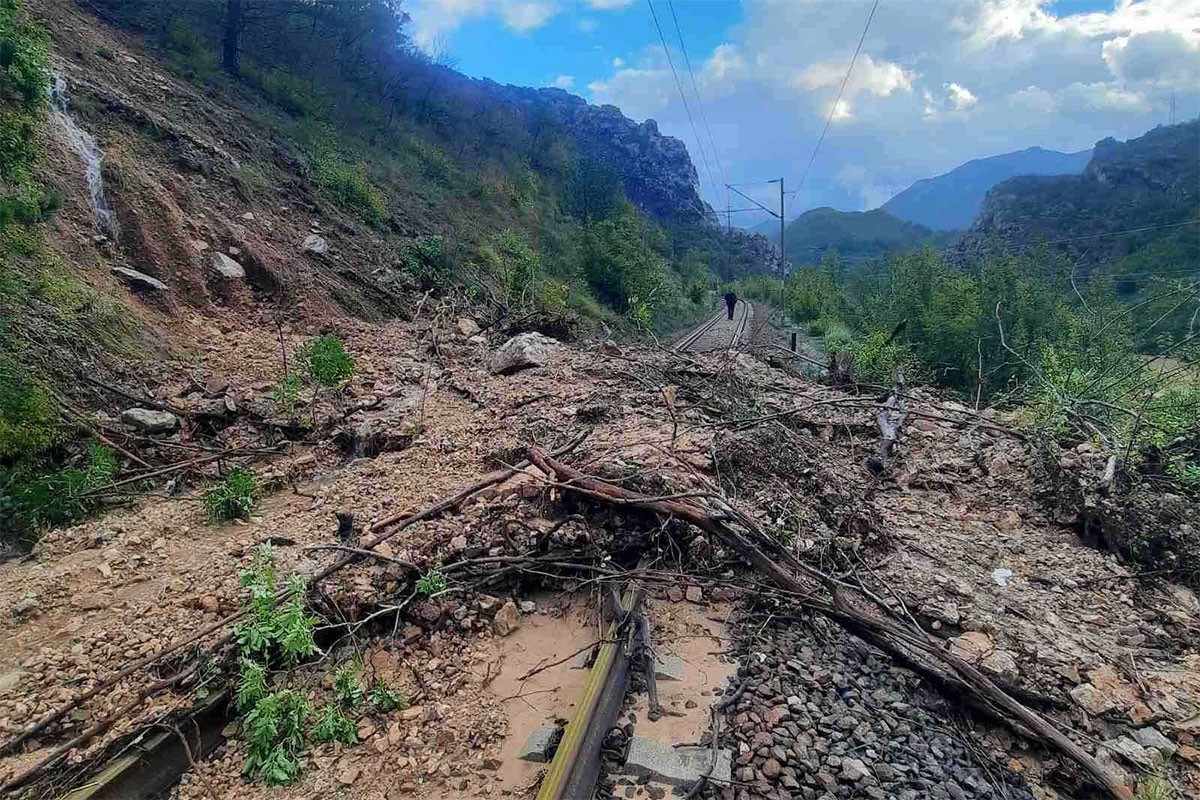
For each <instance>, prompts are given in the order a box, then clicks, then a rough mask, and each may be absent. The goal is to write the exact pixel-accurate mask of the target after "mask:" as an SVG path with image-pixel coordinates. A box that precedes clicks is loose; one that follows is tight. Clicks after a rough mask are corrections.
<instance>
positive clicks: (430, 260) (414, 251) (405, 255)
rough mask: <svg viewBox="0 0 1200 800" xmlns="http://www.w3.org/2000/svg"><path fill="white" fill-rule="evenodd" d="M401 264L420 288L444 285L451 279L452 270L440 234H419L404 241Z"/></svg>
mask: <svg viewBox="0 0 1200 800" xmlns="http://www.w3.org/2000/svg"><path fill="white" fill-rule="evenodd" d="M401 265H402V266H403V268H404V271H405V272H407V273H408V274H409V275H412V276H413V278H415V279H416V281H417V283H419V284H420V286H421V288H422V289H433V288H436V287H440V286H446V285H447V284H449V283H450V282H451V280H452V279H453V272H454V270H453V268H452V266H451V264H450V259H449V257H448V256H447V255H446V249H445V243H444V242H443V240H442V237H441V236H419V237H417V238H416V239H413V240H411V241H409V242H407V243H405V245H404V249H403V251H402V253H401Z"/></svg>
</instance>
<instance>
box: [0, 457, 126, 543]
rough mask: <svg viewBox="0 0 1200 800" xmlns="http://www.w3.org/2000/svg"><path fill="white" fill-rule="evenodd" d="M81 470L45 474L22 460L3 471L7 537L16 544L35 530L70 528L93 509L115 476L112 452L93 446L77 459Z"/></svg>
mask: <svg viewBox="0 0 1200 800" xmlns="http://www.w3.org/2000/svg"><path fill="white" fill-rule="evenodd" d="M77 461H78V465H76V466H68V467H64V468H61V469H51V470H46V469H45V466H44V465H41V464H38V462H31V461H20V462H17V464H16V466H14V467H12V468H0V520H7V522H8V525H9V526H10V527H8V528H7V529H6V533H7V534H10V535H11V536H12V537H13V538H12V539H11V540H8V537H7V536H6V537H5V539H6V543H12V544H16V543H19V542H20V541H21V540H22V539H23V538H26V537H29V536H32V535H33V534H34V532H36V531H37V530H39V529H41V528H44V527H46V526H52V525H69V524H72V523H75V522H78V521H79V520H81V519H83V518H84V517H85V516H87V514H89V513H90V512H91V511H92V509H93V508H95V506H96V503H97V501H98V500H99V496H98V494H97V490H98V489H101V488H103V487H104V486H106V485H108V484H109V483H110V482H111V481H112V478H113V476H115V475H116V474H117V468H118V467H117V460H116V457H115V456H114V455H113V452H112V451H111V450H109V449H108V448H107V447H104V446H103V445H100V444H97V443H96V442H89V443H88V445H87V449H86V451H85V452H84V453H83V454H82V455H80V456H79V457H78V458H77Z"/></svg>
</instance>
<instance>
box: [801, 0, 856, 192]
mask: <svg viewBox="0 0 1200 800" xmlns="http://www.w3.org/2000/svg"><path fill="white" fill-rule="evenodd" d="M878 8H879V0H875V3H874V4H873V5H872V6H871V13H870V14H869V15H867V24H866V25H864V26H863V32H862V36H860V37H858V46H857V47H855V48H854V55H853V56H851V57H850V66H848V67H847V68H846V77H844V78H842V85H841V87H840V88H838V93H837V98H836V99H835V100H834V101H833V105H832V106H830V107H829V116H828V117H827V118H826V119H825V127H824V128H823V129H822V130H821V135H820V136H819V137H818V138H817V144H816V147H814V148H813V151H812V155H811V156H810V157H809V159H808V166H806V167H805V168H804V174H803V175H801V176H800V184H799V186H797V187H796V192H797V193H799V192H800V190H801V189H803V188H804V182H805V181H806V180H808V173H809V172H810V171H811V170H812V166H813V163H814V162H815V161H816V160H817V153H818V152H820V150H821V144H822V143H824V141H825V135H826V134H828V133H829V126H830V125H832V124H833V115H834V114H835V113H837V109H838V106H839V105H840V104H841V102H842V94H843V93H845V91H846V84H848V83H849V82H850V73H851V72H853V71H854V62H856V61H858V54H859V53H860V52H862V46H863V42H865V41H866V40H867V31H869V30H870V29H871V20H873V19H875V11H876V10H877V9H878ZM792 196H793V197H795V195H792ZM789 203H790V199H789ZM784 213H785V214H786V213H787V211H786V210H785V211H784Z"/></svg>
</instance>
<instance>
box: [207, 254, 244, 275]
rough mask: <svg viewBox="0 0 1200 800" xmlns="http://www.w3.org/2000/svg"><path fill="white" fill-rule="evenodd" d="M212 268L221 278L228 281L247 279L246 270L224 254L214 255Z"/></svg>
mask: <svg viewBox="0 0 1200 800" xmlns="http://www.w3.org/2000/svg"><path fill="white" fill-rule="evenodd" d="M212 268H213V270H214V271H215V272H216V273H217V275H219V276H220V277H222V278H224V279H225V280H228V281H234V280H241V279H243V278H245V277H246V269H245V267H243V266H242V265H241V264H239V263H238V262H236V261H234V260H233V259H232V258H230V257H229V256H227V255H225V254H224V253H213V254H212Z"/></svg>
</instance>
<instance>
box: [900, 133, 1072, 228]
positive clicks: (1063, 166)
mask: <svg viewBox="0 0 1200 800" xmlns="http://www.w3.org/2000/svg"><path fill="white" fill-rule="evenodd" d="M1090 157H1091V151H1088V150H1081V151H1079V152H1078V153H1062V152H1059V151H1057V150H1044V149H1042V148H1040V147H1029V148H1026V149H1025V150H1018V151H1016V152H1014V153H1004V154H1002V155H998V156H991V157H990V158H980V159H976V160H974V161H968V162H967V163H965V164H963V165H961V166H958V167H955V168H954V169H952V170H950V171H949V172H946V173H944V174H942V175H938V176H936V177H933V178H926V179H924V180H920V181H917V182H916V183H914V184H913V185H912V186H910V187H908V188H907V189H905V190H904V191H902V192H901V193H900V194H898V195H896V196H895V197H893V198H892V199H891V200H888V201H887V202H886V203H884V204H883V205H882V206H880V208H881V209H882V210H884V211H886V212H888V213H889V214H891V215H892V216H895V217H899V218H900V219H902V220H906V221H908V222H913V223H916V224H919V225H924V226H925V227H927V228H931V229H932V230H935V231H936V230H959V231H961V230H966V229H967V228H969V227H970V226H971V223H972V222H974V221H975V216H976V215H977V214H978V213H979V208H980V205H981V204H982V203H983V198H984V195H985V194H987V192H988V190H989V189H991V188H992V187H993V186H995V185H996V184H997V183H999V182H1000V181H1003V180H1007V179H1008V178H1012V177H1015V176H1017V175H1078V174H1079V172H1080V171H1081V170H1082V169H1083V168H1084V167H1085V166H1086V165H1087V163H1088V159H1089V158H1090Z"/></svg>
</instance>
